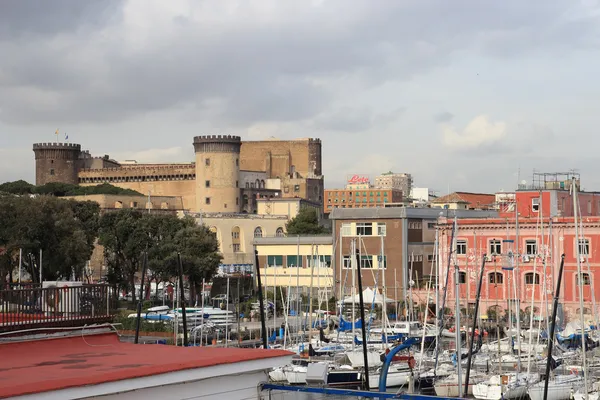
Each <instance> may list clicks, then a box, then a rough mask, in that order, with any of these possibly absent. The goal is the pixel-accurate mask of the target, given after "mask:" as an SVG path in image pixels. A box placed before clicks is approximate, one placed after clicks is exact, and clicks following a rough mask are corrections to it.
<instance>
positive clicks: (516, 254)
mask: <svg viewBox="0 0 600 400" xmlns="http://www.w3.org/2000/svg"><path fill="white" fill-rule="evenodd" d="M513 250H514V251H513V255H512V257H511V258H512V259H511V260H510V261H511V266H512V267H513V270H512V276H513V286H514V293H515V307H516V308H517V345H518V346H519V349H518V350H517V356H518V361H517V377H518V373H519V372H521V300H520V299H519V297H518V294H517V293H518V289H517V287H518V285H519V281H518V280H517V276H518V271H519V261H520V260H519V207H518V206H517V196H516V194H515V248H514V249H513Z"/></svg>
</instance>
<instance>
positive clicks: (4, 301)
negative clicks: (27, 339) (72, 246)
mask: <svg viewBox="0 0 600 400" xmlns="http://www.w3.org/2000/svg"><path fill="white" fill-rule="evenodd" d="M71 285H72V284H71ZM71 285H69V286H67V285H66V283H64V285H62V283H61V282H56V283H54V284H50V285H45V286H47V287H44V288H40V287H25V288H18V289H17V288H13V289H7V290H0V332H14V331H18V330H24V329H31V328H53V327H61V326H82V325H84V324H93V323H102V322H108V321H111V320H112V317H113V316H114V314H115V310H116V298H115V295H114V293H115V291H113V290H112V288H111V287H110V286H108V285H102V284H95V285H83V284H81V285H74V286H71Z"/></svg>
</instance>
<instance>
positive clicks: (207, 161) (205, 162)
mask: <svg viewBox="0 0 600 400" xmlns="http://www.w3.org/2000/svg"><path fill="white" fill-rule="evenodd" d="M204 165H206V166H207V167H208V166H209V165H210V158H207V159H205V160H204Z"/></svg>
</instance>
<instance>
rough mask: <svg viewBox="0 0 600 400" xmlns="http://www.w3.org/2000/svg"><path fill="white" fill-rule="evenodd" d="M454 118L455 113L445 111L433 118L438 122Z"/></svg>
mask: <svg viewBox="0 0 600 400" xmlns="http://www.w3.org/2000/svg"><path fill="white" fill-rule="evenodd" d="M453 118H454V114H452V113H449V112H448V111H444V112H442V113H439V114H436V115H434V116H433V120H434V121H435V122H437V123H443V122H450V121H452V119H453Z"/></svg>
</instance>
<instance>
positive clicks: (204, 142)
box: [194, 135, 242, 153]
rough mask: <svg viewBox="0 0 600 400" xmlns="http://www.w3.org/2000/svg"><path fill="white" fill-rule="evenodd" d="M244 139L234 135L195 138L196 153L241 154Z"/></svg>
mask: <svg viewBox="0 0 600 400" xmlns="http://www.w3.org/2000/svg"><path fill="white" fill-rule="evenodd" d="M241 146H242V138H241V137H239V136H233V135H204V136H196V137H194V150H195V151H196V153H239V152H240V147H241Z"/></svg>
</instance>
